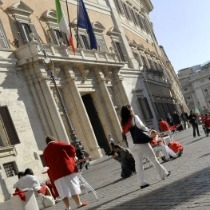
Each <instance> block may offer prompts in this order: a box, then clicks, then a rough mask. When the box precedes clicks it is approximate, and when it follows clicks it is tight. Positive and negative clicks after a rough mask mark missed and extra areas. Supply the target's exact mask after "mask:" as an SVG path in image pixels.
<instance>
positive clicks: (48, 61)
mask: <svg viewBox="0 0 210 210" xmlns="http://www.w3.org/2000/svg"><path fill="white" fill-rule="evenodd" d="M43 61H44V65H45V67H46V70H47V71H48V73H49V75H50V79H51V81H52V82H53V85H54V87H55V91H56V94H57V96H58V100H59V102H60V104H61V108H62V111H63V113H64V116H65V119H66V123H67V126H68V129H69V131H70V137H71V140H72V143H73V144H74V146H76V147H77V146H78V145H79V140H78V138H77V135H76V133H75V131H74V128H73V125H72V122H71V120H70V118H69V116H68V113H67V110H66V107H65V105H64V102H63V99H62V96H61V94H60V91H59V89H58V86H57V84H56V81H55V76H54V74H53V70H54V69H55V66H54V63H53V62H52V60H51V59H50V58H49V57H47V56H46V57H45V59H44V60H43ZM69 143H70V142H69Z"/></svg>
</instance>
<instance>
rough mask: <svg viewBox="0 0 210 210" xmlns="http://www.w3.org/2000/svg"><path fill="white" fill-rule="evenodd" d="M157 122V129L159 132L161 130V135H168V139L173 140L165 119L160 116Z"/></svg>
mask: <svg viewBox="0 0 210 210" xmlns="http://www.w3.org/2000/svg"><path fill="white" fill-rule="evenodd" d="M158 122H159V130H160V132H162V133H163V135H168V136H169V137H170V140H173V134H172V132H171V130H170V126H169V124H168V123H167V122H166V121H165V120H163V119H161V118H160V119H159V120H158Z"/></svg>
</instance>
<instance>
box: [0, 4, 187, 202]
mask: <svg viewBox="0 0 210 210" xmlns="http://www.w3.org/2000/svg"><path fill="white" fill-rule="evenodd" d="M40 2H41V3H40ZM61 4H62V8H63V11H64V13H65V16H66V17H67V14H66V7H65V1H63V0H62V1H61ZM0 5H1V9H0V84H1V85H0V201H4V200H6V199H8V198H9V197H10V194H11V192H12V191H13V189H12V186H13V184H14V182H15V181H17V176H16V175H17V172H18V171H23V170H24V169H25V168H27V167H31V168H33V170H34V172H35V174H36V175H37V176H38V178H40V179H42V180H43V179H46V178H47V177H45V176H44V175H42V174H41V172H42V170H43V166H44V162H43V159H42V151H43V149H44V148H45V137H46V136H47V135H52V136H55V137H56V138H58V139H60V140H64V141H66V142H71V141H72V133H73V131H72V128H73V129H74V131H75V133H76V135H77V137H78V139H79V140H81V142H82V144H83V146H84V147H85V149H86V151H88V152H89V153H90V154H91V155H92V156H93V157H94V158H95V159H96V158H100V157H102V156H103V155H105V154H106V153H108V152H109V144H108V140H107V138H108V136H109V135H110V134H111V136H112V137H113V138H114V139H115V141H116V142H117V143H122V137H121V126H120V121H119V120H120V118H119V114H120V107H121V106H122V105H124V104H128V103H129V104H131V105H132V106H133V108H134V110H135V112H136V113H137V114H139V115H140V116H141V117H142V120H143V121H144V122H145V123H146V124H147V125H148V126H150V127H154V128H157V119H158V118H159V117H163V118H164V117H165V116H166V114H167V113H168V112H172V111H174V110H178V107H179V106H178V105H179V104H184V103H185V102H184V100H183V98H181V97H176V95H175V92H176V91H173V88H172V87H175V88H176V87H177V88H178V85H177V86H176V85H175V86H173V85H174V84H176V83H177V84H178V82H177V81H176V80H171V81H169V80H168V78H169V77H171V76H170V75H169V74H171V75H172V76H173V77H175V75H174V72H173V68H172V67H168V65H167V62H169V61H168V59H167V57H166V56H164V55H163V50H162V49H161V48H160V47H159V46H158V43H157V41H156V39H155V35H154V32H153V29H152V24H151V22H150V20H149V12H151V11H152V9H153V6H152V4H151V2H150V1H149V0H142V1H136V0H130V1H121V0H120V1H118V0H109V1H108V0H107V1H104V0H88V1H85V5H86V8H87V11H88V14H89V16H90V20H91V23H92V27H93V30H94V32H95V36H96V39H97V44H98V49H97V50H91V49H90V43H89V39H88V34H87V32H86V31H85V30H83V29H80V28H79V29H78V30H77V1H76V0H68V5H69V14H70V18H71V27H72V33H73V37H75V44H76V45H77V46H78V47H77V49H76V53H75V54H74V53H73V52H72V49H71V47H69V46H68V42H67V40H66V36H65V34H63V33H61V32H60V31H59V29H58V25H57V20H56V12H55V5H54V1H53V0H45V1H40V0H33V1H27V0H22V1H17V0H1V1H0ZM77 32H78V33H77ZM180 94H181V93H180ZM60 96H61V98H60ZM63 105H64V106H63Z"/></svg>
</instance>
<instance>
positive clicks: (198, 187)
mask: <svg viewBox="0 0 210 210" xmlns="http://www.w3.org/2000/svg"><path fill="white" fill-rule="evenodd" d="M200 131H201V136H200V137H196V138H193V137H192V128H189V129H188V130H186V131H182V132H179V133H176V134H175V137H174V139H175V140H179V141H180V142H181V143H182V144H183V145H184V153H183V155H182V156H181V157H180V158H178V159H175V160H172V161H169V162H166V163H164V166H165V167H166V168H167V169H168V170H170V171H171V175H170V176H169V177H168V178H167V179H166V180H164V181H160V179H159V177H158V175H157V173H156V171H155V169H154V167H150V168H148V165H146V169H145V176H146V178H147V181H148V182H149V183H150V184H151V186H150V187H148V188H145V189H143V190H140V189H139V186H137V181H136V175H133V176H131V177H130V178H128V179H121V178H120V165H119V164H118V162H117V161H115V160H113V159H111V158H110V157H104V158H102V159H100V160H97V161H95V162H94V163H93V164H91V166H90V168H89V170H85V171H84V172H83V177H84V178H85V179H86V180H87V181H88V183H89V184H90V185H91V186H92V187H94V189H95V190H96V191H97V192H98V193H99V194H101V195H103V198H99V200H98V201H97V200H96V199H95V196H94V195H93V193H91V192H89V193H88V194H87V195H86V194H85V192H83V195H82V196H81V197H82V200H84V201H88V203H89V205H88V206H87V207H83V208H82V209H83V210H142V209H145V210H165V209H167V210H172V209H177V210H185V209H196V210H200V209H202V210H209V209H210V167H209V166H210V137H205V135H204V133H203V131H202V128H201V127H200ZM39 205H40V208H43V207H42V205H41V203H40V201H39ZM72 207H73V208H75V206H74V203H73V202H72ZM64 209H65V208H64V205H63V203H62V202H60V203H58V204H56V205H55V206H53V207H50V208H47V209H46V210H64ZM0 210H12V207H11V201H7V202H5V203H2V204H0Z"/></svg>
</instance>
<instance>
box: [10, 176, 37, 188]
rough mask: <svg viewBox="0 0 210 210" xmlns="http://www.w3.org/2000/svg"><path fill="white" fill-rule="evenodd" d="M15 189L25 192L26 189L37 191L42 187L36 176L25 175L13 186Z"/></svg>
mask: <svg viewBox="0 0 210 210" xmlns="http://www.w3.org/2000/svg"><path fill="white" fill-rule="evenodd" d="M13 188H18V189H19V190H23V189H26V188H33V189H35V190H36V191H38V190H40V189H41V185H40V183H39V180H38V179H37V178H36V177H35V176H34V175H29V174H28V175H25V176H23V177H21V178H20V179H19V180H18V181H17V182H16V183H15V184H14V186H13Z"/></svg>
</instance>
